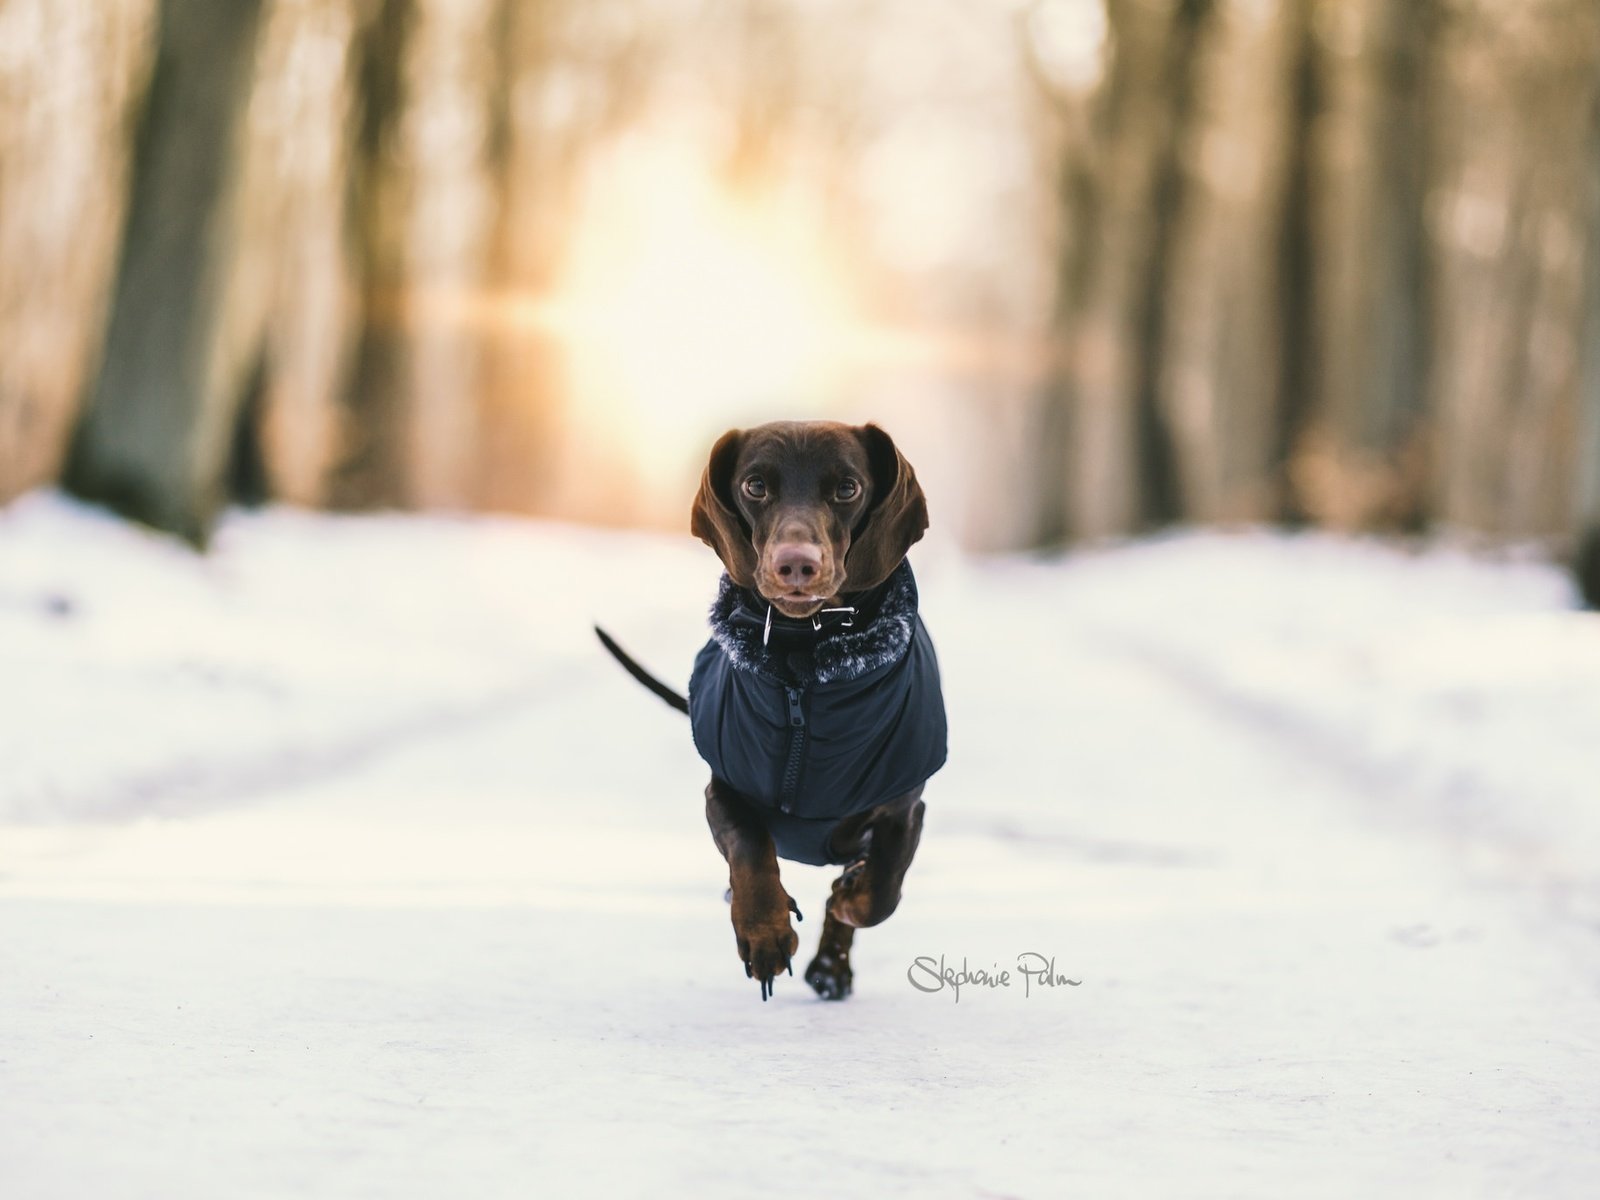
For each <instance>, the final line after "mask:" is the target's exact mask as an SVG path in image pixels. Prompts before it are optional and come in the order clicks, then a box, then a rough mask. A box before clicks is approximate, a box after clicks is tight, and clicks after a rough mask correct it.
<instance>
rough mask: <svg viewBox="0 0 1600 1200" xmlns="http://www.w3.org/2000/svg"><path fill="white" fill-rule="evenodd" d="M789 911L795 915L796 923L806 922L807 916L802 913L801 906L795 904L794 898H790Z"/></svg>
mask: <svg viewBox="0 0 1600 1200" xmlns="http://www.w3.org/2000/svg"><path fill="white" fill-rule="evenodd" d="M789 911H790V912H792V913H793V914H794V919H795V920H796V921H804V920H805V919H806V916H805V914H804V913H803V912H801V911H800V906H799V905H798V904H796V903H795V902H794V897H793V896H790V897H789Z"/></svg>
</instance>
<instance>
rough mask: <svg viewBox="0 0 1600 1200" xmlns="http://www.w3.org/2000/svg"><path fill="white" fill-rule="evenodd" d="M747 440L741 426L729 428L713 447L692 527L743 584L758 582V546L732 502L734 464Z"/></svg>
mask: <svg viewBox="0 0 1600 1200" xmlns="http://www.w3.org/2000/svg"><path fill="white" fill-rule="evenodd" d="M743 444H744V433H743V431H742V430H738V429H730V430H728V432H727V433H725V434H723V435H722V436H721V437H719V438H718V439H717V444H716V445H715V446H713V447H711V457H710V458H709V459H707V460H706V469H705V473H704V474H703V475H701V476H700V493H699V495H697V496H696V497H695V498H694V509H693V511H692V512H691V513H690V516H689V531H690V532H691V533H693V534H694V535H695V537H697V538H699V539H700V540H701V541H702V542H704V543H705V544H706V545H708V546H710V547H711V548H712V549H713V550H715V551H716V552H717V557H718V558H720V559H721V560H722V565H723V566H724V567H726V568H727V569H728V576H729V578H731V579H732V580H733V581H734V583H736V584H738V585H739V586H740V587H743V588H753V587H755V585H756V550H755V546H753V545H752V544H751V542H750V531H749V530H748V529H746V528H745V524H744V522H743V521H742V520H741V519H740V517H739V511H738V509H736V508H735V507H734V504H733V468H734V467H735V466H737V465H738V462H739V448H740V447H741V446H742V445H743Z"/></svg>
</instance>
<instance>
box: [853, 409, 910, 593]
mask: <svg viewBox="0 0 1600 1200" xmlns="http://www.w3.org/2000/svg"><path fill="white" fill-rule="evenodd" d="M855 434H856V437H858V438H860V439H861V445H862V447H863V448H865V450H866V452H867V462H868V463H869V464H870V465H871V468H872V506H871V507H870V508H869V509H868V510H867V516H866V524H865V525H864V526H862V527H860V528H858V529H857V531H856V533H855V536H854V537H853V538H852V539H851V542H850V552H849V554H847V555H846V556H845V586H846V587H847V588H849V590H850V591H852V592H864V591H866V590H867V589H868V588H874V587H877V586H878V585H879V584H880V583H882V582H883V581H884V580H885V579H887V578H889V576H890V575H891V574H893V572H894V569H895V568H896V567H898V566H899V565H900V561H901V560H902V559H903V558H905V556H906V551H907V550H909V549H911V547H912V545H913V544H915V543H916V542H918V541H920V540H921V539H922V534H923V532H924V531H925V530H926V529H927V528H928V502H927V500H926V499H925V498H924V497H923V495H922V485H921V484H920V483H918V482H917V473H916V472H915V471H913V470H912V469H911V464H910V463H908V462H907V461H906V459H905V455H903V454H901V453H900V449H899V447H897V446H896V445H895V444H894V439H893V438H892V437H890V436H889V435H888V434H887V433H885V432H884V431H883V430H881V429H879V428H878V427H877V426H876V425H863V426H861V427H860V428H858V429H857V430H856V431H855Z"/></svg>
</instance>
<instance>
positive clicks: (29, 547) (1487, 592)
mask: <svg viewBox="0 0 1600 1200" xmlns="http://www.w3.org/2000/svg"><path fill="white" fill-rule="evenodd" d="M640 555H650V556H654V557H653V559H652V561H653V562H654V563H655V565H656V566H657V567H658V568H659V569H660V575H661V576H662V577H665V578H667V579H668V580H669V582H668V583H666V584H662V585H660V587H659V598H658V599H656V600H654V601H653V602H645V601H640V600H634V599H630V598H628V597H627V593H626V589H625V588H624V587H622V586H621V579H620V572H621V570H622V568H623V567H624V566H626V565H628V564H630V563H633V562H637V561H638V556H640ZM918 562H919V570H920V571H921V574H922V580H923V593H924V610H925V612H926V614H927V616H928V619H929V622H930V625H931V627H932V629H933V632H934V636H935V639H936V641H937V642H938V645H939V648H940V653H941V656H942V658H943V661H944V665H945V673H946V679H947V683H946V691H947V695H948V696H949V698H950V701H951V722H952V760H951V765H950V766H949V767H948V768H947V769H946V770H945V771H944V772H943V773H941V774H940V775H939V776H938V777H937V778H936V779H935V780H934V782H933V784H932V785H930V789H929V813H928V821H927V828H926V832H925V835H924V839H923V845H922V850H921V852H920V853H919V856H918V859H917V862H916V865H915V866H914V868H913V870H912V874H911V876H910V878H909V880H908V885H907V892H906V898H905V902H904V903H903V905H902V907H901V909H900V911H899V912H898V913H897V914H896V916H895V917H894V919H893V920H892V921H890V922H889V923H888V924H887V925H885V926H884V927H882V928H879V929H874V930H869V931H865V932H864V933H863V934H862V935H861V936H860V938H859V939H858V942H857V946H858V951H857V956H856V958H857V962H856V970H857V976H856V983H857V993H856V995H855V996H854V997H852V998H851V999H850V1000H849V1001H848V1002H847V1003H845V1004H842V1005H836V1004H826V1003H823V1002H821V1001H818V1000H816V999H815V998H814V997H812V996H811V994H810V992H809V990H808V989H807V988H806V987H805V986H804V984H803V983H802V982H801V981H800V980H799V979H798V977H797V978H795V979H794V980H789V979H787V978H785V979H784V980H782V981H781V982H780V984H779V986H778V990H777V994H776V996H775V998H774V1000H773V1001H772V1002H771V1003H769V1004H766V1005H762V1004H761V1003H760V1002H759V1000H758V999H757V997H756V989H755V987H754V985H753V984H751V983H749V982H748V981H747V980H745V978H744V976H743V973H742V971H741V969H740V968H739V965H738V963H737V961H736V959H735V955H734V952H733V940H732V935H731V932H730V930H729V927H728V923H727V911H726V907H725V905H724V904H723V902H722V899H721V890H722V887H723V885H724V883H725V873H724V871H723V870H722V869H721V864H720V861H719V860H718V858H717V856H716V854H715V851H714V850H713V848H712V847H711V845H710V841H709V838H708V837H707V835H706V834H705V832H704V826H703V822H702V817H701V813H700V801H699V795H698V790H699V788H700V786H701V785H702V782H703V780H702V771H701V768H700V766H699V764H698V761H697V760H696V758H695V757H694V754H693V750H692V748H691V747H690V745H689V742H688V738H687V734H686V730H685V728H684V727H683V723H682V718H681V717H679V716H678V715H677V714H674V713H672V712H670V711H669V710H667V709H666V708H665V707H664V706H662V705H660V704H659V703H658V702H656V701H654V700H652V699H651V698H649V697H648V696H646V695H644V694H643V693H642V692H641V691H640V690H639V689H638V688H637V687H636V685H633V684H632V683H631V682H630V681H628V680H627V679H626V678H625V677H624V676H623V675H622V674H621V672H620V671H618V670H616V668H615V667H614V665H613V664H611V663H610V662H609V661H608V660H606V659H604V658H603V657H602V656H601V654H600V652H599V651H598V650H596V649H592V648H591V644H590V641H589V638H588V635H587V624H586V621H585V618H586V617H587V616H589V615H590V614H591V613H593V614H595V615H599V616H601V617H603V618H604V619H606V620H607V622H608V623H610V624H611V625H613V627H614V630H615V632H617V633H618V635H619V636H620V637H622V638H623V640H624V641H625V642H627V643H628V644H629V645H630V646H633V647H636V648H637V649H638V650H639V651H640V653H641V656H642V657H644V658H645V659H646V660H647V661H649V662H651V663H652V664H654V665H656V666H658V667H659V668H660V669H661V670H662V671H663V673H664V674H669V675H681V673H682V671H681V670H677V671H674V670H673V667H674V664H680V665H681V666H682V667H686V665H687V662H688V656H689V654H690V653H691V652H692V649H693V647H694V646H695V645H696V644H697V642H698V640H699V638H700V636H701V627H700V624H699V621H698V613H697V610H698V608H699V607H700V605H701V603H702V599H703V597H704V596H707V595H709V591H710V586H711V579H712V577H713V575H714V572H715V568H714V567H713V566H712V565H711V564H710V562H709V561H708V557H707V556H706V555H705V553H704V552H703V551H702V550H700V549H699V548H697V547H695V546H692V545H689V544H680V543H679V542H677V541H673V540H667V541H660V540H655V539H649V538H644V537H637V536H629V535H616V534H578V533H574V532H571V531H563V530H551V529H548V528H541V527H537V526H520V525H516V524H514V523H491V522H481V523H450V522H437V521H435V522H421V521H418V522H405V521H369V522H327V521H318V520H316V519H312V518H302V517H294V516H290V515H287V514H269V515H268V516H265V517H259V518H248V519H241V520H239V521H236V522H235V523H234V524H233V526H231V527H230V529H229V530H228V532H227V535H226V536H225V537H224V539H223V542H222V544H221V546H220V549H219V553H218V555H217V558H216V560H215V561H214V562H211V563H208V564H205V565H203V566H197V565H196V564H194V563H192V562H189V561H188V560H185V559H183V558H182V557H181V556H180V555H179V554H178V552H176V551H173V550H171V548H169V547H166V546H164V545H162V544H160V543H155V542H151V541H149V540H148V539H142V540H141V539H140V538H138V536H137V535H134V534H131V533H129V532H127V531H124V530H121V529H120V528H117V527H114V526H111V525H110V524H108V523H106V522H103V521H100V520H98V519H96V518H93V517H89V516H86V515H84V514H82V513H79V512H77V511H75V510H71V509H69V508H67V507H66V506H64V505H62V504H61V503H60V502H59V501H55V500H53V499H50V498H42V499H38V500H34V501H30V502H28V503H26V504H24V505H23V506H21V508H20V511H18V512H15V513H14V514H13V515H11V517H10V518H9V523H7V521H5V520H0V671H5V672H6V674H8V675H10V677H11V678H12V679H13V680H25V681H26V682H27V684H28V687H27V688H23V687H20V686H19V687H12V686H11V685H9V684H8V685H7V687H6V688H4V689H3V690H0V705H3V708H0V725H3V726H4V730H5V732H4V733H3V735H0V736H3V737H4V738H5V739H6V741H5V742H4V743H0V748H3V749H4V750H5V751H6V755H7V761H8V762H10V763H12V764H14V766H13V767H12V769H11V770H9V771H8V773H7V774H6V776H4V777H3V778H0V822H4V823H3V824H0V928H3V930H4V936H3V937H0V1193H3V1194H4V1195H6V1196H16V1197H56V1196H61V1197H66V1196H73V1197H77V1196H89V1195H93V1196H97V1197H119V1196H162V1197H177V1196H194V1197H214V1196H218V1195H228V1196H283V1195H290V1194H293V1195H314V1196H349V1195H373V1196H386V1197H387V1196H405V1195H416V1196H436V1195H441V1194H448V1195H471V1196H526V1195H552V1196H554V1195H567V1194H584V1195H588V1194H594V1195H630V1194H637V1195H644V1194H649V1195H663V1194H665V1195H671V1194H678V1193H689V1194H704V1195H718V1196H720V1195H727V1196H744V1195H748V1194H751V1193H753V1192H757V1191H759V1192H761V1193H764V1194H775V1195H786V1194H811V1193H814V1192H815V1191H816V1190H817V1189H819V1188H823V1189H827V1190H829V1191H831V1192H833V1193H835V1194H839V1195H847V1196H849V1195H862V1194H867V1195H875V1194H883V1193H897V1192H901V1191H908V1192H909V1191H915V1192H917V1193H918V1194H924V1195H938V1196H944V1195H951V1196H985V1195H994V1196H1008V1195H1011V1196H1040V1195H1061V1194H1066V1193H1068V1192H1069V1191H1075V1192H1081V1193H1084V1194H1089V1195H1102V1194H1150V1195H1171V1194H1182V1195H1214V1196H1258V1195H1259V1196H1274V1197H1277V1196H1283V1195H1294V1196H1305V1195H1314V1196H1317V1195H1327V1196H1346V1195H1352V1194H1359V1195H1364V1196H1390V1195H1392V1196H1405V1197H1412V1196H1419V1195H1437V1196H1452V1197H1454V1196H1471V1195H1484V1196H1489V1195H1496V1196H1498V1195H1536V1196H1540V1197H1558V1196H1574V1197H1576V1196H1588V1195H1592V1194H1593V1180H1594V1179H1595V1178H1600V1009H1597V1001H1600V943H1597V942H1596V939H1595V937H1594V932H1593V927H1592V926H1591V925H1590V924H1589V920H1590V916H1591V914H1592V912H1593V911H1594V910H1593V897H1594V895H1595V889H1594V885H1595V878H1596V876H1597V875H1600V869H1597V868H1595V866H1594V863H1595V861H1596V860H1595V859H1593V858H1592V857H1589V856H1587V855H1586V854H1585V851H1586V850H1587V848H1588V847H1590V846H1592V845H1593V844H1594V843H1593V837H1594V833H1595V829H1596V825H1597V823H1600V815H1597V814H1596V813H1594V812H1590V811H1588V809H1587V808H1586V806H1585V805H1584V804H1583V803H1582V800H1583V797H1585V796H1586V795H1588V790H1586V787H1585V778H1584V776H1583V775H1582V774H1581V772H1580V768H1581V767H1583V766H1584V765H1585V764H1587V767H1588V773H1587V779H1588V780H1591V781H1592V779H1593V777H1594V771H1593V766H1594V761H1593V757H1592V756H1593V755H1594V754H1595V751H1594V743H1593V731H1594V730H1595V729H1597V728H1600V724H1596V723H1595V719H1596V718H1597V717H1600V671H1597V670H1596V667H1597V665H1600V657H1597V655H1600V631H1597V629H1596V627H1595V624H1594V622H1593V621H1592V620H1591V619H1590V618H1587V617H1583V616H1580V615H1579V614H1575V613H1570V612H1567V611H1564V610H1563V608H1562V605H1563V600H1564V596H1563V594H1562V592H1561V589H1560V585H1559V583H1558V582H1557V581H1556V579H1555V578H1554V577H1553V575H1551V574H1550V573H1549V572H1546V571H1544V570H1543V569H1541V568H1537V567H1517V566H1502V567H1490V566H1485V565H1482V564H1473V563H1470V562H1467V561H1465V560H1460V559H1456V558H1453V557H1451V556H1434V557H1432V558H1429V559H1427V560H1404V559H1401V558H1400V556H1398V555H1393V554H1390V553H1389V552H1387V551H1381V550H1376V549H1372V548H1369V547H1351V546H1350V545H1348V544H1342V543H1331V542H1324V541H1319V540H1316V539H1310V540H1296V541H1284V540H1281V539H1273V538H1267V537H1247V538H1235V539H1228V538H1218V537H1207V538H1187V539H1178V540H1175V541H1173V542H1170V543H1166V544H1158V545H1154V546H1142V547H1133V548H1130V549H1128V550H1124V551H1118V552H1113V553H1110V554H1107V555H1104V556H1101V557H1099V558H1096V557H1094V556H1090V557H1089V559H1087V560H1085V561H1079V562H1074V563H1069V564H1067V565H1065V566H1061V567H1045V566H1035V565H1028V564H1021V563H1009V564H994V565H991V566H990V567H988V568H984V569H974V568H969V567H967V566H964V565H962V564H961V563H959V562H957V561H955V560H953V559H945V558H942V557H940V556H939V555H938V553H937V549H936V548H935V551H934V552H932V553H930V554H929V555H928V556H927V557H926V559H925V560H924V559H923V558H919V560H918ZM1319 579H1320V583H1319V582H1318V580H1319ZM1185 581H1188V582H1187V583H1186V582H1185ZM1330 581H1338V582H1339V583H1340V588H1339V590H1338V591H1337V592H1336V594H1335V596H1333V597H1332V598H1328V602H1327V603H1326V604H1325V605H1324V606H1323V608H1317V607H1316V606H1315V605H1309V606H1308V605H1307V604H1306V603H1302V601H1303V600H1304V597H1305V596H1309V595H1310V594H1311V593H1312V592H1313V591H1315V592H1316V593H1317V594H1318V595H1321V596H1324V597H1326V593H1327V585H1328V583H1329V582H1330ZM684 597H688V599H687V600H685V599H683V598H684ZM130 610H131V611H130ZM156 614H161V615H163V616H164V620H156V619H154V617H155V615H156ZM1424 631H1426V636H1424ZM1429 638H1431V639H1432V640H1431V641H1429V640H1428V639H1429ZM1450 638H1453V639H1456V640H1455V641H1454V642H1453V643H1451V644H1453V645H1455V646H1456V648H1457V650H1458V651H1462V650H1464V648H1471V649H1473V650H1475V651H1482V652H1486V653H1488V652H1492V653H1493V654H1495V655H1496V656H1498V657H1497V661H1499V662H1500V663H1502V665H1504V664H1506V663H1511V664H1514V665H1515V666H1516V667H1517V669H1516V670H1512V671H1510V672H1509V675H1508V673H1507V672H1506V671H1502V672H1500V673H1498V674H1493V675H1492V677H1491V676H1490V675H1485V674H1484V673H1483V672H1482V671H1481V669H1479V668H1474V667H1470V666H1469V663H1468V660H1469V659H1471V658H1472V657H1473V656H1472V655H1469V654H1466V653H1464V652H1463V653H1451V652H1449V650H1448V647H1447V645H1446V643H1445V641H1443V640H1441V639H1450ZM1497 638H1498V639H1499V640H1498V641H1497V640H1496V639H1497ZM1513 642H1514V645H1513V644H1512V643H1513ZM1485 647H1487V648H1489V649H1488V650H1485V649H1484V648H1485ZM1530 664H1533V665H1531V666H1530ZM1374 681H1375V682H1374ZM1363 688H1367V689H1368V691H1366V692H1363V691H1362V689H1363ZM1408 688H1409V689H1410V690H1409V691H1408V690H1407V689H1408ZM1508 689H1510V691H1509V694H1508ZM1441 698H1442V699H1441ZM1530 709H1532V710H1535V711H1532V712H1530V711H1528V710H1530ZM1541 716H1542V719H1540V718H1541ZM1364 722H1366V723H1364ZM1397 722H1400V723H1401V725H1402V732H1403V736H1401V735H1400V734H1398V733H1396V732H1395V731H1394V726H1395V725H1396V723H1397ZM1386 731H1387V732H1386ZM1519 756H1520V757H1521V758H1522V759H1523V760H1524V761H1523V763H1522V764H1521V765H1520V766H1519V764H1518V761H1517V760H1518V758H1519ZM1586 756H1590V757H1586ZM1508 779H1518V780H1520V781H1521V783H1520V785H1519V789H1518V790H1516V791H1508V790H1507V784H1506V780H1508ZM1589 790H1592V789H1589ZM829 877H830V876H829V874H828V873H827V872H824V871H822V870H820V869H811V868H798V867H794V866H786V867H785V878H786V880H787V881H788V886H789V889H790V890H791V891H792V892H794V893H795V895H796V897H797V899H798V900H799V901H800V903H801V905H802V907H803V908H804V909H805V910H806V912H807V914H808V918H809V919H808V920H807V921H806V922H805V923H804V924H803V925H801V926H800V932H801V935H802V940H803V942H808V941H809V940H811V939H814V938H815V934H816V926H817V924H818V921H817V918H819V917H820V916H821V911H822V903H821V902H822V899H823V897H824V896H825V895H826V891H827V881H828V879H829ZM809 949H810V947H809V945H805V946H804V951H805V952H807V953H808V952H809ZM1029 952H1032V953H1037V954H1041V955H1044V956H1046V957H1053V958H1054V961H1055V966H1056V969H1057V971H1058V972H1060V973H1061V974H1064V975H1067V976H1070V978H1071V979H1073V980H1078V981H1081V986H1076V987H1070V986H1057V987H1052V988H1040V987H1037V986H1035V987H1034V988H1033V989H1031V991H1030V992H1029V994H1026V995H1024V993H1023V990H1022V982H1021V980H1020V979H1016V978H1015V966H1016V963H1017V959H1018V956H1019V955H1020V954H1024V953H1029ZM918 956H931V957H933V958H935V959H937V958H939V957H940V956H943V957H944V959H945V961H946V962H947V963H950V964H952V965H959V964H960V963H961V961H962V960H963V959H964V960H965V961H966V963H967V964H968V965H969V966H970V967H971V968H973V969H978V968H985V969H993V968H995V967H997V966H998V967H999V968H1001V969H1006V968H1011V969H1012V970H1013V976H1014V979H1013V986H1012V987H1010V988H1007V989H995V990H985V989H984V988H982V987H981V986H978V985H975V984H968V985H967V986H966V987H964V988H962V989H961V991H960V993H959V1003H957V1002H956V998H955V996H954V995H953V994H952V992H951V990H949V989H946V990H944V991H942V992H938V993H924V992H922V991H919V990H917V989H916V988H914V987H913V986H912V985H911V982H910V981H909V980H908V974H907V972H908V968H910V966H911V964H912V962H913V960H914V959H916V958H917V957H918Z"/></svg>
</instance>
